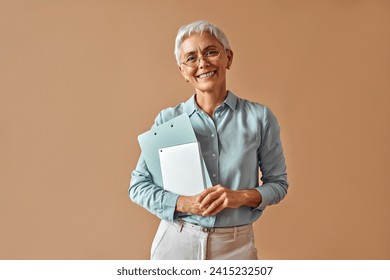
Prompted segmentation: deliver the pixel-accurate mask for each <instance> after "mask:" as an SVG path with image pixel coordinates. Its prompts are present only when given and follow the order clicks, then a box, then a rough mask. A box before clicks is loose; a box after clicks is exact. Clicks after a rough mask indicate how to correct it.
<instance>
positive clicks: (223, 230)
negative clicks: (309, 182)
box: [129, 21, 288, 259]
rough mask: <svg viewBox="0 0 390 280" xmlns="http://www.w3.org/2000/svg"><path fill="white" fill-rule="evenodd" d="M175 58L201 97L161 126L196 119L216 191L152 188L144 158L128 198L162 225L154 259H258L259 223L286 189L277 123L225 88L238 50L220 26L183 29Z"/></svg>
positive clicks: (162, 116) (163, 117)
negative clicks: (188, 193) (255, 226)
mask: <svg viewBox="0 0 390 280" xmlns="http://www.w3.org/2000/svg"><path fill="white" fill-rule="evenodd" d="M175 55H176V61H177V65H178V68H179V71H180V73H181V74H182V75H183V78H184V80H185V81H186V82H188V83H190V84H191V85H192V86H193V87H194V89H195V94H194V95H193V96H192V97H191V98H190V99H189V100H188V101H186V102H184V103H181V104H179V105H177V106H176V107H175V108H168V109H165V110H163V111H161V112H160V113H159V115H158V116H157V118H156V120H155V125H157V126H158V125H160V124H162V123H164V122H166V121H169V120H170V119H172V118H174V117H177V116H179V115H181V114H183V113H187V114H188V115H189V116H190V121H191V124H192V126H193V129H194V131H195V134H196V136H197V139H198V141H199V142H200V145H201V150H202V155H203V157H204V160H205V163H206V167H207V170H208V173H209V174H210V177H211V181H212V183H213V187H211V188H208V189H206V190H204V191H203V192H202V193H200V194H198V195H195V196H181V195H177V194H174V193H171V192H168V191H165V190H164V189H163V188H162V187H161V186H157V185H156V184H154V183H153V181H152V179H151V176H150V174H149V171H148V167H147V165H146V163H145V161H144V159H143V158H142V155H141V157H140V159H139V161H138V164H137V167H136V169H135V170H134V171H133V172H132V179H131V183H130V188H129V196H130V198H131V199H132V200H133V201H134V202H136V203H137V204H139V205H141V206H142V207H144V208H146V209H147V210H149V211H150V212H152V213H153V214H155V215H156V216H157V217H159V218H160V219H161V223H160V226H159V228H158V231H157V233H156V236H155V238H154V241H153V244H152V250H151V259H257V250H256V248H255V246H254V235H253V222H255V221H256V220H257V219H258V218H259V217H260V216H261V214H262V213H263V211H264V209H265V208H266V206H268V205H271V204H276V203H278V202H279V201H280V200H282V199H283V198H284V196H285V195H286V193H287V188H288V183H287V175H286V166H285V160H284V155H283V150H282V146H281V142H280V136H279V126H278V123H277V121H276V119H275V117H274V115H273V114H272V112H271V111H270V110H269V109H268V108H267V107H265V106H263V105H261V104H257V103H253V102H250V101H247V100H244V99H241V98H239V97H237V96H235V95H234V94H233V93H232V92H231V91H228V90H227V89H226V71H227V70H228V69H230V67H231V65H232V61H233V52H232V50H231V48H230V45H229V41H228V40H227V38H226V36H225V34H224V33H223V32H222V31H221V30H220V29H219V28H218V27H216V26H215V25H213V24H211V23H209V22H207V21H197V22H193V23H190V24H188V25H186V26H183V27H181V28H180V30H179V32H178V34H177V37H176V44H175ZM259 167H260V170H261V172H262V178H261V180H262V182H263V184H262V186H259Z"/></svg>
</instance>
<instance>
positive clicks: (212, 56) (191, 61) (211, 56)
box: [180, 50, 222, 68]
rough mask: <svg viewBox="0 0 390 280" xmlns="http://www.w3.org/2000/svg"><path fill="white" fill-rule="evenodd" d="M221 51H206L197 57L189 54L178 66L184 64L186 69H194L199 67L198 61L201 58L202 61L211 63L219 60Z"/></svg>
mask: <svg viewBox="0 0 390 280" xmlns="http://www.w3.org/2000/svg"><path fill="white" fill-rule="evenodd" d="M221 53H222V51H217V50H208V51H206V52H205V53H204V54H203V55H201V56H197V55H195V54H190V55H189V56H188V57H187V58H186V60H184V61H182V62H180V64H184V65H186V66H188V67H191V68H194V67H197V66H199V63H200V59H201V58H202V59H203V60H204V61H207V62H213V61H216V60H218V59H219V57H220V55H221Z"/></svg>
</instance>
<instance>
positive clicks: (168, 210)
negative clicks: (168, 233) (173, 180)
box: [164, 191, 179, 222]
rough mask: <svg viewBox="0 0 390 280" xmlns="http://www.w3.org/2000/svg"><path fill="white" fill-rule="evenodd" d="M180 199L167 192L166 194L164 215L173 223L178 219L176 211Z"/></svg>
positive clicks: (176, 195)
mask: <svg viewBox="0 0 390 280" xmlns="http://www.w3.org/2000/svg"><path fill="white" fill-rule="evenodd" d="M178 198H179V195H178V194H175V193H171V192H168V191H167V192H166V193H165V201H164V213H165V215H164V216H166V218H167V219H168V221H171V222H172V221H173V220H174V219H175V218H176V215H175V213H177V212H176V211H175V210H176V202H177V199H178Z"/></svg>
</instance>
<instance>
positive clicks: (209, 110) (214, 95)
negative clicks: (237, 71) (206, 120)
mask: <svg viewBox="0 0 390 280" xmlns="http://www.w3.org/2000/svg"><path fill="white" fill-rule="evenodd" d="M226 96H227V91H226V89H224V90H221V91H218V92H214V91H196V95H195V100H196V103H197V104H198V106H199V107H200V108H201V109H202V110H203V111H204V112H205V113H206V114H207V115H209V116H210V117H213V114H214V111H215V109H216V108H217V107H218V106H219V105H221V104H222V103H223V101H224V100H225V99H226Z"/></svg>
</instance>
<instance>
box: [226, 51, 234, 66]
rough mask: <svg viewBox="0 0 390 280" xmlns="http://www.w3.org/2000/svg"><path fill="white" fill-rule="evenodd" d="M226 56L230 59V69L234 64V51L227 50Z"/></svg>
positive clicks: (228, 63)
mask: <svg viewBox="0 0 390 280" xmlns="http://www.w3.org/2000/svg"><path fill="white" fill-rule="evenodd" d="M226 56H227V59H228V62H227V66H226V68H227V69H230V67H231V66H232V63H233V51H232V50H227V51H226Z"/></svg>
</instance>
